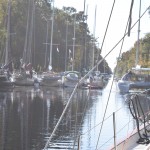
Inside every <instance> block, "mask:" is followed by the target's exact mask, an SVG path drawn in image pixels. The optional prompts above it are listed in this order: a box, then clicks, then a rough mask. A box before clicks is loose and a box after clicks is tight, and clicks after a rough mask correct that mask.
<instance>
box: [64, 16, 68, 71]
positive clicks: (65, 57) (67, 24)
mask: <svg viewBox="0 0 150 150" xmlns="http://www.w3.org/2000/svg"><path fill="white" fill-rule="evenodd" d="M68 22H69V21H68V18H67V21H66V52H65V71H66V70H67V50H68Z"/></svg>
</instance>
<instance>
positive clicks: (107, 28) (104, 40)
mask: <svg viewBox="0 0 150 150" xmlns="http://www.w3.org/2000/svg"><path fill="white" fill-rule="evenodd" d="M114 6H115V0H114V2H113V5H112V9H111V12H110V16H109V19H108V23H107V27H106V31H105V34H104V38H103V42H102V45H101V50H102V48H103V44H104V41H105V37H106V34H107V30H108V27H109V23H110V19H111V16H112V13H113V9H114ZM99 57H100V55H99ZM111 88H112V85H111ZM109 97H110V93H109ZM107 106H108V105H107V104H106V107H107ZM105 114H106V112H105V113H104V118H105ZM104 118H103V120H104ZM102 125H103V122H102ZM100 134H101V128H100V133H99V136H98V140H97V144H96V149H97V146H98V142H99V138H100Z"/></svg>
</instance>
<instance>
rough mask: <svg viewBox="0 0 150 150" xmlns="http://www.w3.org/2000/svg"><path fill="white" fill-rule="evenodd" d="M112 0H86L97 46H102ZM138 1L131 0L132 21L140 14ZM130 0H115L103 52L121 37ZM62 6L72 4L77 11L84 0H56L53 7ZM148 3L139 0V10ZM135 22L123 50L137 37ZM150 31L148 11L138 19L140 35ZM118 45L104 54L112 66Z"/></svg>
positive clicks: (81, 9)
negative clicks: (132, 0)
mask: <svg viewBox="0 0 150 150" xmlns="http://www.w3.org/2000/svg"><path fill="white" fill-rule="evenodd" d="M113 2H114V0H86V6H85V8H86V11H87V14H88V20H87V23H88V26H89V29H90V32H91V34H94V31H93V29H94V27H95V38H98V42H99V47H101V44H102V41H103V37H104V33H105V30H106V26H107V23H108V19H109V16H110V12H111V9H112V5H113ZM139 4H140V0H136V1H135V0H134V5H133V10H132V25H133V24H134V23H135V22H136V21H137V20H138V17H139ZM130 5H131V0H116V1H115V4H114V9H113V13H112V17H111V20H110V24H109V27H108V31H107V35H106V39H105V42H104V45H103V48H102V56H105V55H106V54H107V53H108V52H109V51H110V50H111V49H112V48H113V47H114V45H115V44H116V43H117V42H118V41H119V40H120V39H121V37H123V35H124V32H125V27H126V24H127V19H128V17H129V12H130ZM63 6H69V7H74V8H76V9H77V11H83V9H84V0H55V7H59V8H62V7H63ZM148 6H150V0H141V14H142V13H143V12H144V11H145V10H146V9H147V8H148ZM96 7H97V9H96V24H94V21H95V8H96ZM137 31H138V24H137V25H136V26H135V27H134V28H133V30H132V31H131V35H130V37H127V38H125V42H124V46H123V50H122V51H127V50H129V49H130V48H132V47H133V46H134V43H135V41H137V39H138V38H137ZM148 32H150V16H149V15H148V12H146V14H145V15H144V17H142V19H141V20H140V38H141V37H143V36H144V35H145V34H146V33H148ZM119 50H120V45H119V46H118V47H117V48H115V49H114V51H113V52H112V53H111V54H109V55H108V57H107V58H106V60H107V62H108V63H109V66H110V67H112V68H114V66H115V64H116V58H117V57H118V54H119Z"/></svg>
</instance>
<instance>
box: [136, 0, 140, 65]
mask: <svg viewBox="0 0 150 150" xmlns="http://www.w3.org/2000/svg"><path fill="white" fill-rule="evenodd" d="M140 16H141V0H140V6H139V23H138V37H137V49H136V59H135V67H136V66H137V65H138V63H139V48H140V41H139V38H140Z"/></svg>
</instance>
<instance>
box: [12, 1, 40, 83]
mask: <svg viewBox="0 0 150 150" xmlns="http://www.w3.org/2000/svg"><path fill="white" fill-rule="evenodd" d="M34 11H35V4H34V1H31V0H29V7H28V16H27V29H26V37H25V45H24V52H23V58H22V59H20V70H19V71H16V72H15V73H14V74H13V76H14V82H15V85H17V86H33V85H34V84H35V83H37V82H38V78H37V74H36V72H35V71H34V70H33V67H32V62H31V60H32V52H31V43H32V33H33V17H34ZM30 14H31V15H30Z"/></svg>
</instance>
